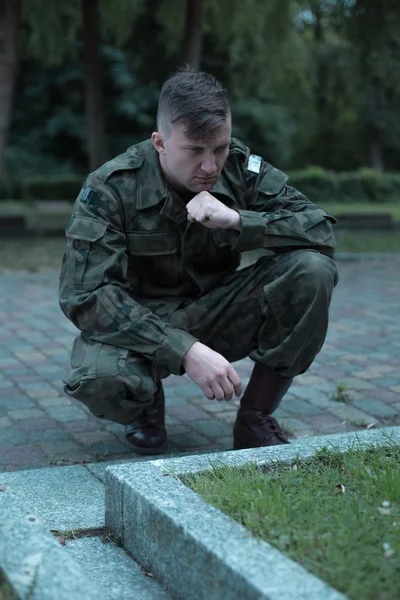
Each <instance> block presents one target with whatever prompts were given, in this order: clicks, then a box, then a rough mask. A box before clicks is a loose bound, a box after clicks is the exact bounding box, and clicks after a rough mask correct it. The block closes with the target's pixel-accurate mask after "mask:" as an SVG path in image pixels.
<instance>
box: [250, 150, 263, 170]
mask: <svg viewBox="0 0 400 600" xmlns="http://www.w3.org/2000/svg"><path fill="white" fill-rule="evenodd" d="M261 165H262V158H261V156H257V155H256V154H250V156H249V162H248V163H247V170H248V171H251V172H252V173H259V172H260V169H261Z"/></svg>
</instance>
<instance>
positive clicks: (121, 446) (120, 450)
mask: <svg viewBox="0 0 400 600" xmlns="http://www.w3.org/2000/svg"><path fill="white" fill-rule="evenodd" d="M87 451H88V452H90V454H91V455H92V456H94V457H96V458H97V460H106V459H107V458H108V457H110V456H113V455H115V454H118V455H121V454H132V452H133V448H132V446H131V445H130V444H128V442H126V443H123V442H122V441H118V440H115V441H109V442H96V443H95V444H91V445H90V446H88V447H87Z"/></svg>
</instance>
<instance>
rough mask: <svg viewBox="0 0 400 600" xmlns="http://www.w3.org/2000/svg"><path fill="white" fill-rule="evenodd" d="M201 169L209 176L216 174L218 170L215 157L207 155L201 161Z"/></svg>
mask: <svg viewBox="0 0 400 600" xmlns="http://www.w3.org/2000/svg"><path fill="white" fill-rule="evenodd" d="M201 170H202V171H203V173H205V174H206V175H208V176H210V175H214V174H215V173H216V172H217V170H218V167H217V163H216V160H215V157H214V156H207V157H206V158H204V159H203V162H202V163H201Z"/></svg>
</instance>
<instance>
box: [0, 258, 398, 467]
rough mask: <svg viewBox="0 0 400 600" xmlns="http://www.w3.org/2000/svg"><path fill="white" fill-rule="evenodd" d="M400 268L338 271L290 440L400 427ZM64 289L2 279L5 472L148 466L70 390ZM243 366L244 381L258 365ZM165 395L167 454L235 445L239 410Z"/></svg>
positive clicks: (0, 409) (0, 394)
mask: <svg viewBox="0 0 400 600" xmlns="http://www.w3.org/2000/svg"><path fill="white" fill-rule="evenodd" d="M399 267H400V256H399V257H397V258H395V259H393V260H391V261H387V260H386V261H375V260H373V261H372V260H371V261H362V262H339V271H340V276H341V281H340V285H339V286H338V287H337V289H336V290H335V294H334V299H333V303H332V309H331V323H330V327H329V332H328V337H327V340H326V343H325V346H324V348H323V350H322V352H321V353H320V354H319V355H318V357H317V359H316V360H315V362H314V364H313V366H312V367H311V369H310V370H309V371H308V372H307V373H306V374H304V375H301V376H299V377H297V378H296V380H295V383H294V385H293V386H292V388H291V390H290V393H289V394H288V395H287V396H286V398H285V399H284V401H283V403H282V405H281V407H280V408H279V409H278V411H277V413H276V416H277V417H278V418H279V420H280V422H281V423H282V424H283V425H284V427H285V428H286V430H287V432H288V433H289V436H291V437H304V436H312V435H316V434H319V433H336V432H342V431H348V430H356V429H359V428H363V427H369V426H374V427H377V426H378V427H379V426H386V425H392V424H400V318H399V317H400V278H399V275H398V274H399ZM57 279H58V274H57V273H55V272H48V273H40V274H30V273H21V272H18V273H4V274H1V275H0V470H1V471H12V470H18V469H29V468H38V467H44V466H52V465H54V466H59V465H67V464H76V463H85V462H93V461H103V460H114V459H116V460H117V459H122V458H123V459H126V458H130V457H132V458H139V457H137V455H135V454H133V453H132V451H131V448H130V446H129V445H128V444H127V443H126V442H125V440H124V429H123V427H122V426H120V425H117V424H114V423H111V422H101V421H98V420H97V419H95V418H94V417H93V416H92V415H91V414H90V413H89V412H88V411H87V410H86V409H85V408H84V407H83V406H81V405H80V404H79V403H78V402H75V401H73V400H71V399H69V398H67V397H66V396H65V395H64V394H63V392H62V382H61V378H62V376H63V373H64V372H65V370H66V368H67V365H68V359H69V350H70V347H71V343H72V340H73V337H74V335H75V328H74V327H73V325H71V324H70V323H69V322H68V321H67V320H66V318H65V317H64V316H63V315H62V313H61V311H60V309H59V307H58V303H57ZM235 367H236V369H237V370H238V372H239V374H240V376H241V377H242V380H243V382H244V383H246V381H247V380H248V377H249V375H250V372H251V367H252V363H251V361H250V360H249V359H245V360H242V361H239V362H238V363H236V364H235ZM338 384H343V385H344V386H346V387H345V388H344V390H343V392H344V393H342V394H340V393H339V394H338V393H337V391H338V390H337V386H338ZM164 385H165V391H166V402H167V426H168V434H169V445H168V450H167V454H179V453H182V452H205V451H209V450H223V449H229V448H231V447H232V424H233V421H234V418H235V412H236V409H237V406H238V403H239V402H238V400H234V401H232V402H230V403H217V402H210V401H208V400H207V399H205V398H204V397H202V394H201V392H199V390H198V389H197V387H196V386H195V385H194V384H193V383H192V382H191V381H190V380H189V379H188V378H187V377H175V376H171V377H170V378H168V379H167V380H166V381H165V382H164ZM332 394H333V395H334V396H335V394H336V399H335V398H334V397H332ZM340 400H346V402H343V401H340Z"/></svg>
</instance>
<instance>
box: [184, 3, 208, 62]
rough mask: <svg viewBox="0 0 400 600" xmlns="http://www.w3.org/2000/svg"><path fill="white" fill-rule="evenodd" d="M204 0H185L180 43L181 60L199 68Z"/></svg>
mask: <svg viewBox="0 0 400 600" xmlns="http://www.w3.org/2000/svg"><path fill="white" fill-rule="evenodd" d="M203 15H204V0H186V23H185V34H184V38H183V44H182V62H183V63H187V64H188V65H189V66H190V67H192V68H193V69H196V70H197V69H199V68H200V63H201V53H202V42H203Z"/></svg>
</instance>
